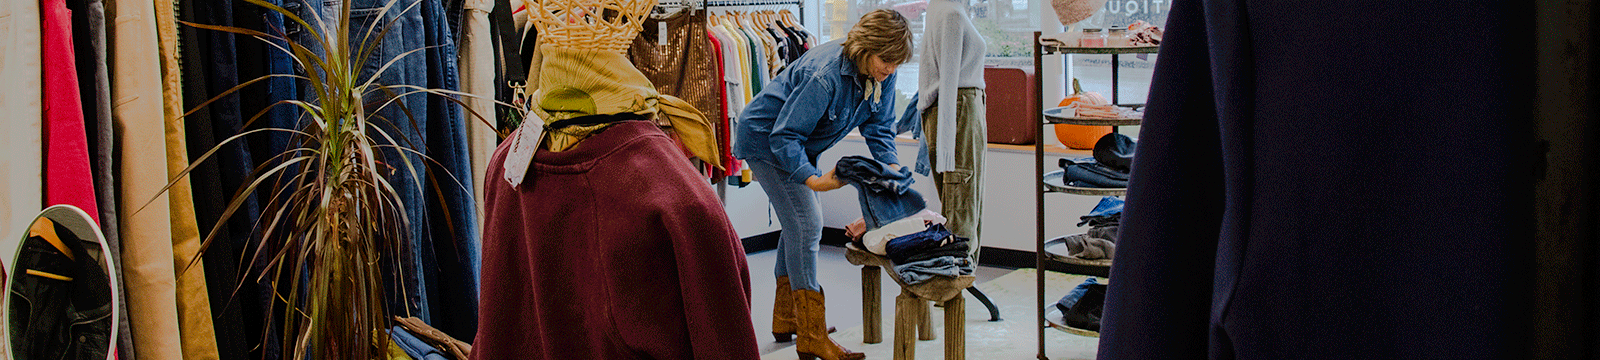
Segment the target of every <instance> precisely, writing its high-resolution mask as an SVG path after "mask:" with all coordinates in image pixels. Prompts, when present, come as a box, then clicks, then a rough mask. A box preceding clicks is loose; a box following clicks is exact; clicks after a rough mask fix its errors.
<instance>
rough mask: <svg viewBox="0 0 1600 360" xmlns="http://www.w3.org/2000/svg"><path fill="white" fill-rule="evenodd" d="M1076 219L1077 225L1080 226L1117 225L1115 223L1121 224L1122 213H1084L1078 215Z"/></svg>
mask: <svg viewBox="0 0 1600 360" xmlns="http://www.w3.org/2000/svg"><path fill="white" fill-rule="evenodd" d="M1078 220H1079V221H1078V226H1079V227H1082V226H1084V225H1088V226H1093V227H1101V226H1117V225H1121V224H1122V214H1114V215H1110V216H1088V215H1084V216H1081V217H1078Z"/></svg>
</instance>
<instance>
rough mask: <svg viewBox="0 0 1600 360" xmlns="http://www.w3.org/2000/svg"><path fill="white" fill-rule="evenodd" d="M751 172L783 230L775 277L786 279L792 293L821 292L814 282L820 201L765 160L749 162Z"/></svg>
mask: <svg viewBox="0 0 1600 360" xmlns="http://www.w3.org/2000/svg"><path fill="white" fill-rule="evenodd" d="M746 165H749V166H750V171H751V172H753V173H755V176H756V179H757V180H758V181H759V182H760V183H761V191H763V192H766V194H767V201H768V202H770V203H772V209H773V212H774V213H776V214H777V216H778V224H779V225H781V226H782V231H780V232H779V233H778V264H777V266H776V267H775V268H774V269H773V270H774V271H773V274H774V276H779V277H782V276H788V277H789V287H791V288H793V289H795V290H811V291H822V285H821V284H818V283H817V250H818V249H819V246H821V244H822V202H821V201H820V200H819V199H818V198H817V192H816V191H812V190H811V188H809V187H806V185H805V184H801V183H794V182H789V181H784V179H787V178H788V177H789V175H788V173H786V172H784V171H782V170H779V169H777V168H775V167H773V166H772V164H768V163H766V162H764V161H750V162H747V163H746Z"/></svg>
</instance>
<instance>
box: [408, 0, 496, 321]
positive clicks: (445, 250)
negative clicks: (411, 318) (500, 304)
mask: <svg viewBox="0 0 1600 360" xmlns="http://www.w3.org/2000/svg"><path fill="white" fill-rule="evenodd" d="M423 2H424V3H423V4H422V6H421V8H422V19H423V21H424V25H425V26H424V30H425V31H426V32H427V36H426V40H427V46H428V50H427V51H425V52H426V53H427V60H428V63H427V66H428V67H427V68H426V71H425V72H426V73H427V76H428V78H427V79H428V80H427V81H428V82H427V84H426V86H427V87H428V88H432V89H443V90H450V91H456V90H459V89H460V88H461V85H460V78H458V77H457V76H458V75H459V74H458V73H457V66H456V47H455V38H456V37H455V36H454V35H453V34H452V33H451V32H450V27H449V22H448V21H446V16H445V9H444V7H443V6H442V5H441V4H440V0H423ZM412 96H422V97H425V99H426V100H427V104H428V108H427V109H428V111H427V123H428V125H427V132H426V133H425V138H426V139H427V149H426V150H425V151H424V152H425V153H427V154H428V157H429V158H431V159H432V160H433V161H429V162H428V179H427V181H429V182H430V183H433V184H436V185H437V186H432V187H429V188H425V189H424V190H423V193H424V194H425V195H424V196H423V198H425V199H427V207H428V214H429V217H428V218H426V219H427V221H428V222H429V229H431V231H432V233H431V234H430V235H431V236H430V237H428V238H426V239H424V240H425V241H424V242H423V244H424V245H425V246H432V247H433V255H434V256H433V260H434V263H433V266H430V267H429V268H428V269H432V270H433V271H434V272H436V274H437V275H436V278H434V279H430V280H429V281H428V284H429V285H430V291H433V292H432V293H430V294H428V297H427V299H428V305H429V306H430V307H432V309H431V310H429V313H432V314H435V316H434V317H433V319H432V321H431V322H429V324H432V325H434V327H437V328H439V330H442V331H444V332H445V333H446V334H450V336H452V337H456V338H461V339H471V338H474V337H475V336H474V335H475V334H477V331H478V273H479V263H481V262H482V254H480V250H479V249H480V243H479V241H480V240H479V232H480V229H479V226H481V225H480V224H479V221H478V213H477V212H476V211H474V210H473V209H476V208H477V207H478V205H477V201H475V200H474V198H473V195H472V194H473V189H474V188H475V187H476V186H477V185H478V184H475V183H473V181H472V180H473V179H472V174H473V171H472V160H471V156H470V155H469V154H468V145H467V144H468V143H467V127H466V124H464V123H462V122H461V113H462V109H461V107H460V106H458V105H456V103H455V100H459V99H454V100H453V99H452V98H454V97H456V96H455V95H433V94H419V95H412ZM447 96H448V97H447ZM435 192H437V194H436V193H435ZM425 259H426V258H425Z"/></svg>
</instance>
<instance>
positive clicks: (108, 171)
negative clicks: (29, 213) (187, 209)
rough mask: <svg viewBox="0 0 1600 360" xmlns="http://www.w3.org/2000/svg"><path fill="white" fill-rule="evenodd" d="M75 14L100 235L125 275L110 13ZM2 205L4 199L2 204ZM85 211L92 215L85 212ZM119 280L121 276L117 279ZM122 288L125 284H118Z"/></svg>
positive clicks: (122, 298) (90, 1)
mask: <svg viewBox="0 0 1600 360" xmlns="http://www.w3.org/2000/svg"><path fill="white" fill-rule="evenodd" d="M67 9H68V10H71V11H72V14H73V16H72V33H73V34H76V35H75V36H74V40H73V48H74V51H73V52H74V54H75V55H76V57H77V61H78V89H79V94H80V99H81V100H82V101H83V117H84V132H85V136H86V137H87V138H88V140H89V144H88V145H89V165H90V169H91V171H92V172H93V173H94V188H95V203H96V204H97V205H99V207H100V208H99V209H97V211H98V213H99V216H100V219H99V220H100V232H101V233H102V234H103V235H104V236H105V239H106V248H108V249H110V250H111V253H110V254H106V255H107V257H108V258H110V259H111V263H112V264H113V265H114V266H115V268H113V269H111V270H112V271H113V272H115V274H122V242H121V238H120V237H119V236H118V235H119V229H118V227H117V192H116V183H117V182H116V172H115V171H116V169H115V168H114V166H113V164H115V159H116V158H115V156H116V154H115V151H116V138H115V136H114V135H115V128H114V126H113V123H112V121H111V73H110V70H109V69H108V68H107V67H106V64H107V63H108V62H109V61H110V59H109V58H107V54H106V9H105V3H104V2H103V1H101V0H84V1H69V2H67ZM0 201H3V199H0ZM84 211H91V210H90V209H84ZM119 276H120V275H119ZM118 284H121V282H118ZM115 291H117V292H118V293H119V294H120V295H119V296H118V297H117V304H116V306H117V319H116V324H117V328H118V330H117V349H116V350H117V353H118V354H117V356H118V358H119V359H123V360H132V359H134V354H133V334H132V333H131V332H130V330H129V329H130V327H129V326H128V300H127V293H126V292H125V291H124V288H123V287H121V286H119V287H118V288H117V289H115Z"/></svg>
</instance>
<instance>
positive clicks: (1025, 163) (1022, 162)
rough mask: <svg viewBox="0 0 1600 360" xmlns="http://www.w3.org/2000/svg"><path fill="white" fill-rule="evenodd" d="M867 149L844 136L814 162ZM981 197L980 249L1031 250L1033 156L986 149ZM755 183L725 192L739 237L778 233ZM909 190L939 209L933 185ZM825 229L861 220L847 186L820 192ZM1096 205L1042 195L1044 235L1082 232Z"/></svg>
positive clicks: (904, 149) (827, 162) (904, 154)
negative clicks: (1082, 221)
mask: <svg viewBox="0 0 1600 360" xmlns="http://www.w3.org/2000/svg"><path fill="white" fill-rule="evenodd" d="M897 148H898V150H899V155H900V159H901V162H903V163H905V165H907V166H910V165H911V164H913V163H915V161H916V151H917V144H916V143H915V142H909V141H902V142H900V143H898V144H897ZM867 154H869V152H868V151H867V146H866V143H865V142H864V141H862V140H861V139H860V138H857V137H850V138H846V139H845V140H843V141H840V142H839V144H838V145H836V146H834V148H833V149H830V150H828V151H827V152H824V153H823V154H822V156H820V157H819V158H818V159H817V162H818V164H819V165H820V166H818V167H819V168H821V169H824V170H826V169H829V168H831V167H832V166H833V164H835V163H837V162H838V161H839V159H840V158H842V157H845V156H850V155H867ZM1071 156H1072V157H1087V156H1089V154H1088V152H1086V151H1084V152H1077V153H1075V154H1074V155H1071ZM1058 158H1060V156H1058V155H1051V154H1046V157H1045V171H1051V170H1052V169H1055V168H1057V167H1056V161H1057V160H1056V159H1058ZM983 174H984V182H985V184H984V194H983V196H984V198H983V202H984V204H983V219H982V220H981V221H982V225H981V226H983V239H982V242H983V244H982V246H986V247H994V248H1002V249H1011V250H1021V251H1029V252H1031V251H1034V249H1035V246H1036V245H1035V240H1036V239H1037V234H1035V231H1036V230H1035V226H1036V223H1035V222H1034V221H1035V213H1036V209H1035V206H1036V205H1035V203H1034V189H1035V188H1037V186H1036V185H1033V184H1034V183H1035V182H1034V181H1035V180H1034V176H1035V175H1034V156H1033V152H1032V151H1017V150H1008V149H994V148H991V149H990V150H989V153H988V156H987V157H986V159H985V166H984V170H983ZM757 186H759V180H758V183H757V184H753V185H750V186H748V187H745V188H743V189H737V190H736V189H735V188H732V187H730V188H729V190H728V199H727V208H728V218H729V219H731V220H732V221H733V224H734V228H735V229H736V230H737V231H738V233H739V236H740V237H750V236H755V235H760V234H764V233H767V232H771V231H775V230H778V229H780V228H781V227H780V226H778V224H777V220H776V218H771V219H772V220H771V223H770V224H769V223H768V219H769V216H772V215H773V214H772V213H771V209H770V208H771V207H770V206H769V205H768V204H767V199H766V195H765V194H763V193H762V192H761V190H760V189H759V188H757ZM912 189H915V190H916V191H917V192H919V193H922V195H923V198H925V199H927V201H928V207H929V208H930V209H934V211H938V210H939V209H940V205H939V193H938V192H937V191H935V190H934V188H933V182H932V180H931V179H929V178H927V177H923V176H921V175H917V176H916V183H915V184H913V185H912ZM821 197H822V213H823V226H826V227H833V228H843V227H844V226H845V225H846V224H849V223H850V222H851V221H855V219H858V218H860V217H861V207H860V201H859V200H858V196H857V194H856V189H855V187H852V186H846V187H845V188H843V189H839V190H834V191H830V192H826V193H823V194H822V196H821ZM1099 201H1100V198H1099V197H1095V196H1078V195H1066V194H1045V205H1046V212H1045V234H1046V235H1047V236H1052V237H1053V236H1060V235H1066V234H1075V233H1081V232H1083V231H1084V229H1081V228H1077V227H1074V225H1075V224H1077V222H1078V216H1080V215H1083V214H1084V213H1087V212H1089V210H1090V209H1093V208H1094V205H1095V204H1096V203H1098V202H1099Z"/></svg>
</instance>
